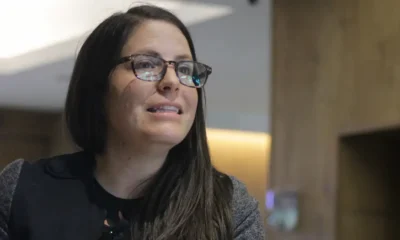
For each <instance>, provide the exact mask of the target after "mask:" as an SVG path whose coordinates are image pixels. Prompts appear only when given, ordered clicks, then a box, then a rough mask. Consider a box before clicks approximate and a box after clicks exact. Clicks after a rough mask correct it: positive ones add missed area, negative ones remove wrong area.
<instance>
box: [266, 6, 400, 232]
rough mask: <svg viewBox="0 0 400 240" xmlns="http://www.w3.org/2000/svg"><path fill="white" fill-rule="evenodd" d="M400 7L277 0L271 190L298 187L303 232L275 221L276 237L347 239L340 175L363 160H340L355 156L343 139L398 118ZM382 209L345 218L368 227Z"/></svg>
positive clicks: (399, 95) (397, 121)
mask: <svg viewBox="0 0 400 240" xmlns="http://www.w3.org/2000/svg"><path fill="white" fill-rule="evenodd" d="M399 7H400V2H398V1H393V0H379V1H378V0H364V1H357V0H321V1H312V0H306V1H290V0H279V1H278V0H277V1H274V3H273V11H274V20H273V24H274V26H273V36H274V39H273V83H272V93H273V97H272V118H273V119H272V133H271V134H272V139H273V142H272V148H271V154H272V155H271V168H270V175H269V176H270V178H269V188H285V187H289V188H295V189H298V190H299V191H300V194H301V206H300V210H301V219H300V226H299V228H298V229H297V230H296V231H295V232H291V233H282V232H278V231H276V230H273V229H269V239H285V240H292V239H296V240H303V239H304V240H306V239H307V240H308V239H320V240H333V239H348V238H346V237H343V236H342V235H341V234H343V231H344V230H343V228H341V226H340V225H339V224H338V222H340V221H341V222H342V221H343V216H344V215H343V214H344V213H343V210H344V208H343V206H342V205H338V202H337V199H338V198H339V197H340V196H342V194H344V192H343V191H342V190H343V189H341V188H340V186H341V185H340V184H338V183H342V182H343V181H344V179H340V177H341V176H348V175H349V174H341V173H343V172H345V171H347V170H349V169H350V168H351V167H352V165H353V164H354V163H350V161H355V160H356V159H355V158H353V157H351V156H350V157H351V159H353V160H348V161H341V162H340V164H339V161H338V159H339V157H340V159H346V158H347V157H346V158H343V157H342V156H340V155H339V149H341V146H340V145H339V144H338V143H339V140H340V136H342V135H346V134H350V133H351V134H355V133H362V132H365V131H367V130H368V131H370V130H374V129H377V128H388V127H389V128H390V127H391V126H394V125H396V124H397V123H399V119H400V108H399V103H400V94H399V90H400V78H399V77H400V71H399V70H400V67H399V66H400V57H399V56H400V54H399V53H400V44H399V42H400V32H399V31H398V29H399V28H398V26H399V23H400V15H398V13H397V11H396V9H398V8H399ZM366 147H367V145H366ZM362 149H363V148H359V149H358V151H363V150H362ZM347 152H348V151H347ZM349 154H350V153H349ZM353 155H354V154H353ZM375 175H379V174H375ZM347 192H348V191H347ZM377 215H379V213H374V214H371V212H369V215H367V214H366V213H365V212H354V211H353V212H352V213H351V214H350V215H348V217H347V218H346V219H347V221H348V222H349V223H356V224H357V229H368V226H370V225H368V224H372V223H373V221H374V220H368V219H377V217H378V216H377ZM342 226H343V224H342ZM377 231H378V230H377ZM375 233H376V232H375ZM339 236H341V238H339ZM359 236H361V235H359ZM364 236H365V235H364ZM369 236H370V237H372V236H374V235H369ZM375 236H376V235H375ZM381 236H382V235H381ZM350 239H351V238H350ZM353 239H355V238H353ZM357 239H360V238H357ZM368 239H370V238H368Z"/></svg>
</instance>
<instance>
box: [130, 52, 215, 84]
mask: <svg viewBox="0 0 400 240" xmlns="http://www.w3.org/2000/svg"><path fill="white" fill-rule="evenodd" d="M132 70H133V72H134V73H135V75H136V77H137V78H139V79H141V80H144V81H160V80H161V79H162V78H163V77H164V75H165V72H166V70H167V65H166V64H165V61H164V60H163V59H161V58H158V57H153V56H146V55H139V56H136V57H135V58H134V59H133V61H132ZM175 71H176V74H177V77H178V78H179V81H180V82H181V83H182V84H183V85H186V86H189V87H202V86H203V85H204V83H205V81H206V80H207V76H208V72H207V68H206V66H204V65H203V64H202V63H198V62H193V61H180V62H177V63H176V66H175Z"/></svg>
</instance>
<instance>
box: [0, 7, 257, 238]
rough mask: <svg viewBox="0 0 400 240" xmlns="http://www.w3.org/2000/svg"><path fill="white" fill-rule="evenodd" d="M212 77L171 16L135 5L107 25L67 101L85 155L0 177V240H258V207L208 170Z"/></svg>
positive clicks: (92, 42)
mask: <svg viewBox="0 0 400 240" xmlns="http://www.w3.org/2000/svg"><path fill="white" fill-rule="evenodd" d="M210 74H211V67H209V66H207V65H205V64H203V63H200V62H197V60H196V54H195V50H194V46H193V41H192V39H191V37H190V35H189V32H188V30H187V29H186V27H185V26H184V25H183V23H182V22H181V21H180V20H178V19H177V18H176V17H175V16H174V15H172V14H171V13H169V12H167V11H165V10H163V9H160V8H157V7H154V6H144V5H143V6H138V7H134V8H131V9H129V10H128V11H127V12H126V13H119V14H115V15H112V16H111V17H109V18H107V19H106V20H104V21H103V22H102V23H101V24H100V25H99V26H98V27H97V28H96V29H95V30H94V31H93V32H92V33H91V34H90V35H89V37H88V38H87V40H86V41H85V43H84V44H83V46H82V48H81V50H80V52H79V55H78V58H77V60H76V63H75V67H74V70H73V74H72V78H71V83H70V86H69V90H68V95H67V100H66V107H65V116H66V123H67V127H68V130H69V132H70V134H71V136H72V139H73V140H74V142H75V143H76V145H77V146H78V147H79V148H81V149H82V151H80V152H77V153H73V154H66V155H61V156H55V157H52V158H45V159H41V160H39V161H35V163H28V162H26V161H23V160H17V161H14V162H13V163H11V164H9V165H8V166H7V167H6V168H5V169H4V170H3V172H2V173H1V176H0V183H1V192H2V195H1V197H0V202H1V203H2V205H1V209H0V213H1V214H0V239H3V240H4V239H11V240H15V239H31V240H36V239H40V240H47V239H48V240H50V239H51V240H54V239H73V240H80V239H82V240H88V239H157V240H158V239H160V240H161V239H190V240H192V239H215V240H217V239H218V240H219V239H251V240H258V239H264V230H263V227H262V221H261V219H260V214H259V211H258V206H257V202H256V200H255V199H254V198H253V197H251V196H249V194H248V192H247V190H246V188H245V186H244V185H243V184H242V183H241V182H239V181H238V180H237V179H236V178H234V177H229V176H227V175H225V174H223V173H221V172H218V171H217V170H216V169H215V168H213V166H212V164H211V160H210V155H209V150H208V146H207V141H206V131H205V129H206V128H205V122H204V113H203V86H204V84H205V83H206V81H207V78H208V75H210Z"/></svg>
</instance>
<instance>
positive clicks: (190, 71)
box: [179, 67, 192, 75]
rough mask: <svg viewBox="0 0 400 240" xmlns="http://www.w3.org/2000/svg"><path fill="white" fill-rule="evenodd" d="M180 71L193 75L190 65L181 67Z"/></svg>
mask: <svg viewBox="0 0 400 240" xmlns="http://www.w3.org/2000/svg"><path fill="white" fill-rule="evenodd" d="M179 72H180V73H183V74H186V75H191V74H192V68H189V67H180V68H179Z"/></svg>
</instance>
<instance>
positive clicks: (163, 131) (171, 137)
mask: <svg viewBox="0 0 400 240" xmlns="http://www.w3.org/2000/svg"><path fill="white" fill-rule="evenodd" d="M186 134H187V132H186V131H183V130H182V128H172V127H163V128H158V129H151V130H150V131H146V132H145V135H146V136H147V138H148V140H149V141H151V142H154V143H155V144H166V145H170V146H171V147H173V146H175V145H177V144H179V143H180V142H182V141H183V139H184V138H185V137H186Z"/></svg>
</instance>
